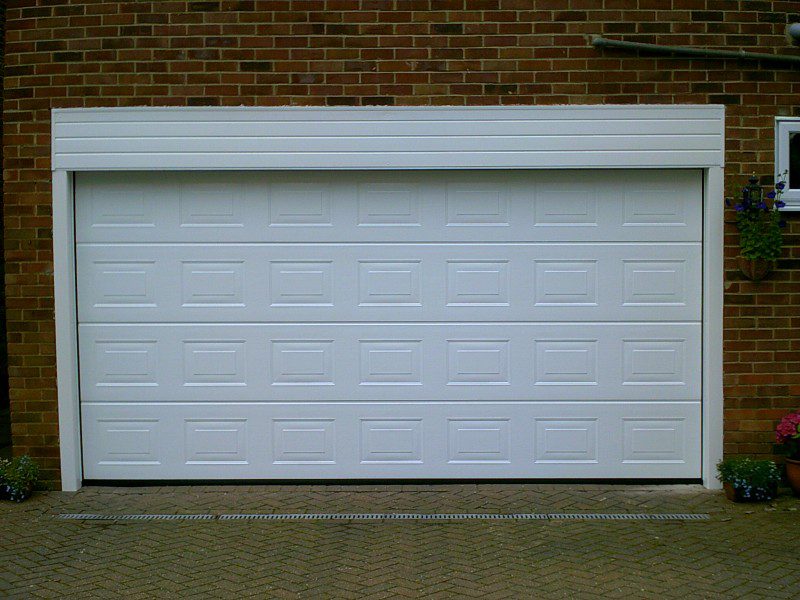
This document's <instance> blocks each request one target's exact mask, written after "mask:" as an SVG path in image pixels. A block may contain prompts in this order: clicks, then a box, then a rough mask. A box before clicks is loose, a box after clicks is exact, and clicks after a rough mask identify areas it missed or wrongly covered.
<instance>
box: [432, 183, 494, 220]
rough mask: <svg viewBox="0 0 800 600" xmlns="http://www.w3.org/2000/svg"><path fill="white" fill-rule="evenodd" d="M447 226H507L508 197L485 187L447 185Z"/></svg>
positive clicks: (489, 187)
mask: <svg viewBox="0 0 800 600" xmlns="http://www.w3.org/2000/svg"><path fill="white" fill-rule="evenodd" d="M446 205H447V224H448V225H506V226H507V225H508V224H509V222H508V205H509V202H508V196H507V195H506V194H505V193H504V192H503V191H502V190H498V189H497V188H496V187H492V186H486V185H483V186H482V185H478V184H475V185H468V184H455V183H449V184H447V196H446Z"/></svg>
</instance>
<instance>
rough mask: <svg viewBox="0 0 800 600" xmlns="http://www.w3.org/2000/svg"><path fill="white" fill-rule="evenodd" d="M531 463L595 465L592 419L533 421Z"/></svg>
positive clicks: (594, 429) (594, 440)
mask: <svg viewBox="0 0 800 600" xmlns="http://www.w3.org/2000/svg"><path fill="white" fill-rule="evenodd" d="M534 422H535V423H534V424H535V427H534V435H535V440H534V452H535V455H534V461H535V462H537V463H596V462H597V420H596V419H534Z"/></svg>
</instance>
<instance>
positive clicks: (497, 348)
mask: <svg viewBox="0 0 800 600" xmlns="http://www.w3.org/2000/svg"><path fill="white" fill-rule="evenodd" d="M447 375H448V385H466V384H470V385H508V384H509V381H508V340H463V341H462V340H450V341H448V342H447Z"/></svg>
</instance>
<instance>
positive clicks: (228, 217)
mask: <svg viewBox="0 0 800 600" xmlns="http://www.w3.org/2000/svg"><path fill="white" fill-rule="evenodd" d="M243 196H244V194H243V188H242V186H241V185H236V184H235V183H231V182H230V181H227V182H226V183H222V182H214V183H211V182H208V183H205V182H195V183H184V184H181V186H180V189H179V191H178V197H179V206H180V219H181V227H244V217H243V215H242V214H241V212H240V211H241V206H242V198H243Z"/></svg>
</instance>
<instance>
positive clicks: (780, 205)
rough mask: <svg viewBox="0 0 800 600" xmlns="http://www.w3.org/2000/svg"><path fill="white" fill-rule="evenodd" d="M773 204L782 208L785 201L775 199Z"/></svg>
mask: <svg viewBox="0 0 800 600" xmlns="http://www.w3.org/2000/svg"><path fill="white" fill-rule="evenodd" d="M775 206H777V207H778V208H783V207H784V206H786V202H784V201H783V200H777V201H776V202H775Z"/></svg>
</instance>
